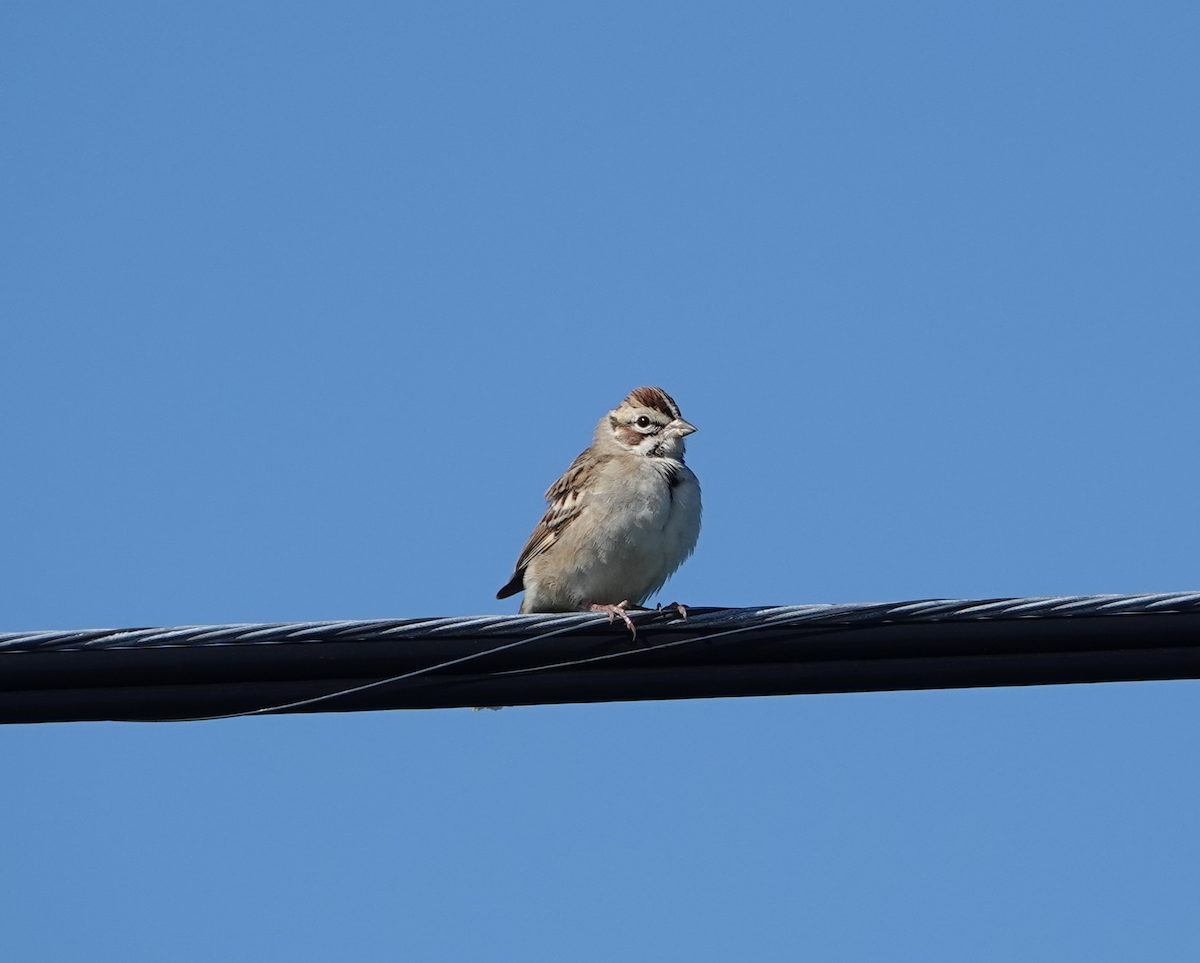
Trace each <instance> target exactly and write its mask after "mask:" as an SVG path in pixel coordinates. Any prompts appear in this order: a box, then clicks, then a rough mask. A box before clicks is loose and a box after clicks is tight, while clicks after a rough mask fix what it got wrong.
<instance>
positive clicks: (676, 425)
mask: <svg viewBox="0 0 1200 963" xmlns="http://www.w3.org/2000/svg"><path fill="white" fill-rule="evenodd" d="M667 427H668V428H673V429H674V430H675V431H677V432H679V434H680V436H683V435H690V434H691V433H692V432H693V431H695V430H696V426H695V425H689V424H688V423H687V422H686V421H684V420H683V419H682V418H676V419H675V420H674V421H672V422H671V423H670V424H668V425H667Z"/></svg>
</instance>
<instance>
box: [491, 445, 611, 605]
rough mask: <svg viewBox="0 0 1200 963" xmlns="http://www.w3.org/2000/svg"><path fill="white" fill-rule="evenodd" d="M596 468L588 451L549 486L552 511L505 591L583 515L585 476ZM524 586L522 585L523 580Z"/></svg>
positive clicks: (548, 511) (523, 551) (531, 539)
mask: <svg viewBox="0 0 1200 963" xmlns="http://www.w3.org/2000/svg"><path fill="white" fill-rule="evenodd" d="M597 464H598V462H597V461H596V460H595V459H593V458H589V457H588V452H586V451H585V452H584V453H583V454H581V455H580V456H579V457H578V458H576V459H575V460H574V461H573V462H571V467H570V468H568V469H567V470H566V472H565V473H564V474H563V476H562V478H560V479H559V480H558V481H556V482H555V483H554V484H553V485H551V486H550V488H549V490H548V491H547V492H546V501H548V502H549V503H550V507H549V508H547V509H546V514H545V515H543V516H542V520H541V521H540V522H538V523H537V527H536V528H535V529H534V530H533V534H532V535H530V536H529V541H527V542H526V543H525V547H524V548H523V549H521V554H520V556H519V557H518V558H517V564H516V568H515V571H514V572H513V578H512V581H510V582H509V585H507V586H505V588H504V589H502V591H505V590H507V589H508V588H509V587H510V586H512V585H513V583H514V582H516V581H517V577H518V576H523V575H524V572H525V569H526V567H527V566H528V565H529V563H530V562H532V561H533V560H534V559H535V558H537V557H538V556H539V555H541V554H542V553H543V552H545V551H546V550H547V549H549V548H550V546H551V545H553V544H554V543H555V542H556V541H558V536H559V535H560V534H561V533H562V531H563V530H564V529H565V528H566V527H567V525H568V524H569V523H570V522H571V520H572V519H574V518H576V517H578V515H579V513H580V512H582V511H583V509H584V506H585V505H586V503H587V499H586V498H585V497H584V493H583V492H584V487H585V484H584V483H585V480H586V476H587V474H588V473H589V472H591V471H594V470H595V468H596V465H597ZM521 584H522V585H523V578H522V582H521ZM518 591H520V589H519V588H514V589H513V593H515V592H518Z"/></svg>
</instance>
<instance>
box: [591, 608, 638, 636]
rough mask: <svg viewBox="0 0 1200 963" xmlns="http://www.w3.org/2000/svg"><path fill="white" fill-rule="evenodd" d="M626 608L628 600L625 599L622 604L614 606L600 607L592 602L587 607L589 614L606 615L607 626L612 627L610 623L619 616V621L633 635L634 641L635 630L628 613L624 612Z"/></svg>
mask: <svg viewBox="0 0 1200 963" xmlns="http://www.w3.org/2000/svg"><path fill="white" fill-rule="evenodd" d="M628 606H629V600H628V599H626V600H625V601H624V602H618V603H617V604H616V605H600V604H599V603H595V602H594V603H592V604H591V605H589V606H588V611H589V612H602V613H604V614H606V615H607V616H608V624H609V625H612V623H613V622H615V621H616V619H617V616H618V615H619V616H620V617H621V621H622V622H624V623H625V625H626V627H627V628H628V629H629V631H630V632H631V633H633V637H634V638H635V639H636V638H637V629H636V628H635V627H634V624H633V619H631V618H630V617H629V613H628V612H627V611H626V609H627V608H628Z"/></svg>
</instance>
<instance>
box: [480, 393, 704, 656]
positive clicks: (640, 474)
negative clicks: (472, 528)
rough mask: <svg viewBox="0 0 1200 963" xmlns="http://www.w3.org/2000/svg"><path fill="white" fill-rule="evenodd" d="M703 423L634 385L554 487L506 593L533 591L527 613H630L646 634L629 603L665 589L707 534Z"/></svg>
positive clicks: (526, 604) (637, 603) (671, 402)
mask: <svg viewBox="0 0 1200 963" xmlns="http://www.w3.org/2000/svg"><path fill="white" fill-rule="evenodd" d="M695 430H696V428H695V426H694V425H691V424H689V423H688V422H686V421H684V420H683V416H682V415H681V414H680V412H679V406H678V405H677V404H675V400H674V399H673V398H672V397H671V396H670V395H669V394H667V393H666V392H665V391H663V389H662V388H650V387H641V388H635V389H634V390H633V391H631V392H630V393H629V396H628V397H626V398H625V400H624V401H622V402H621V404H620V405H619V406H618V407H616V408H614V409H613V410H612V411H610V412H608V414H606V415H605V416H604V417H603V418H601V419H600V423H599V424H598V425H596V432H595V435H594V436H593V440H592V444H591V446H590V447H589V448H587V449H586V450H585V451H584V452H583V453H582V454H580V456H579V457H578V458H576V459H575V461H574V462H572V463H571V467H570V468H568V469H567V471H566V473H565V474H564V475H563V476H562V477H561V478H560V479H559V480H558V481H556V482H555V483H554V484H553V485H551V486H550V488H549V490H548V491H547V492H546V501H547V502H548V503H549V506H550V507H549V508H548V509H547V510H546V514H545V515H543V516H542V520H541V521H540V522H538V524H537V527H536V528H534V530H533V534H532V535H530V536H529V541H527V542H526V543H525V547H524V549H522V551H521V554H520V556H519V557H518V558H517V564H516V567H515V569H514V571H513V575H512V578H510V579H509V580H508V583H507V584H506V585H505V586H504V587H503V588H502V589H500V591H499V592H497V593H496V598H498V599H504V598H508V597H509V596H510V595H516V594H517V593H518V592H520V591H522V590H523V591H524V592H525V598H524V599H523V600H522V602H521V613H522V614H528V613H534V612H601V613H605V614H607V615H608V620H609V622H610V623H611V622H613V621H614V620H615V619H616V618H617V617H620V618H621V619H622V620H623V621H624V623H625V625H626V626H627V627H628V628H629V630H630V632H632V633H633V634H634V637H635V638H636V636H637V630H636V629H635V628H634V625H633V621H632V620H631V619H630V618H629V611H628V610H629V608H630V607H634V608H640V607H642V603H643V602H645V601H646V599H648V598H649V597H650V596H651V595H653V594H654V593H655V592H657V591H658V590H659V589H660V588H662V586H663V584H664V583H665V582H666V581H667V579H668V578H670V576H671V575H672V574H673V573H674V572H675V570H676V569H677V568H679V566H680V565H682V564H683V562H684V561H685V560H686V559H687V558H688V556H689V555H691V554H692V551H693V550H694V549H695V547H696V541H697V539H698V538H699V537H700V512H701V506H700V482H699V481H698V480H697V478H696V476H695V474H694V473H693V472H692V470H691V469H690V468H688V466H687V465H685V464H684V462H683V456H684V438H685V437H686V436H688V435H690V434H691V433H692V432H694V431H695ZM674 607H675V608H677V609H678V611H679V614H680V615H682V616H684V617H685V618H686V615H687V611H686V609H684V607H683V606H681V605H675V606H674Z"/></svg>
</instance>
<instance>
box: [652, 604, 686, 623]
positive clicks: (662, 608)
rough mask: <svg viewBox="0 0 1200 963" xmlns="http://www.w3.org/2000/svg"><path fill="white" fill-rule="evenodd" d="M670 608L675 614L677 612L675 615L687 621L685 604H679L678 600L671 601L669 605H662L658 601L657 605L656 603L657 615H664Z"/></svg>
mask: <svg viewBox="0 0 1200 963" xmlns="http://www.w3.org/2000/svg"><path fill="white" fill-rule="evenodd" d="M671 609H674V610H675V613H676V614H677V615H678V616H679V617H680V618H681V619H683V620H684V621H685V622H686V621H687V606H686V605H682V604H680V603H679V602H672V603H671V604H670V605H663V604H662V603H661V602H660V603H659V605H658V614H659V615H666V614H667V613H668V612H670V611H671Z"/></svg>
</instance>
